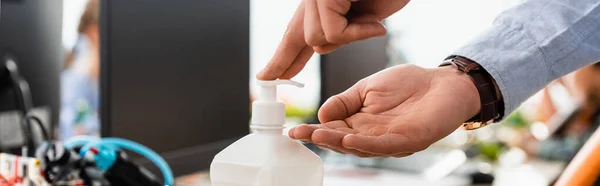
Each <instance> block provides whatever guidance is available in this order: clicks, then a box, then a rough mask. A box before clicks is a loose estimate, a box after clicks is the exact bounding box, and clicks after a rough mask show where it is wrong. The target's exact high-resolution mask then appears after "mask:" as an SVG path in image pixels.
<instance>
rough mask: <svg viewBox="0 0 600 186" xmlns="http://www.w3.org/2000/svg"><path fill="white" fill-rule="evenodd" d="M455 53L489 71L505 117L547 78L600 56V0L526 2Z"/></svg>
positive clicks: (586, 63) (562, 73)
mask: <svg viewBox="0 0 600 186" xmlns="http://www.w3.org/2000/svg"><path fill="white" fill-rule="evenodd" d="M454 54H455V55H461V56H465V57H467V58H469V59H472V60H474V61H476V62H478V63H479V64H481V66H482V67H483V68H484V69H486V70H487V71H488V72H489V73H490V74H491V75H492V77H493V78H494V79H495V80H496V82H497V84H498V86H499V88H500V91H501V93H502V96H503V98H504V104H505V113H504V115H505V116H506V115H508V114H510V112H512V111H513V110H515V109H516V108H517V107H518V106H519V105H520V104H521V103H522V102H523V101H525V100H526V99H527V98H529V97H530V96H531V95H533V94H535V92H537V91H539V90H540V89H542V88H543V87H544V86H545V85H547V84H548V83H549V82H550V81H552V80H554V79H556V78H558V77H561V76H563V75H565V74H567V73H569V72H572V71H575V70H577V69H579V68H581V67H584V66H586V65H588V64H592V63H594V62H597V61H599V60H600V1H598V0H529V1H526V2H524V3H523V4H521V5H518V6H515V7H513V8H511V9H509V10H507V11H505V12H503V13H502V14H500V15H499V16H498V17H497V18H496V20H495V21H494V23H493V24H492V26H491V27H490V28H488V29H487V30H486V31H485V32H484V33H482V34H481V35H479V36H478V37H477V38H476V39H475V40H473V41H472V42H470V43H469V44H467V45H466V46H463V47H462V48H460V49H458V50H457V51H455V52H454Z"/></svg>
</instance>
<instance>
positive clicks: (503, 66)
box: [453, 24, 548, 117]
mask: <svg viewBox="0 0 600 186" xmlns="http://www.w3.org/2000/svg"><path fill="white" fill-rule="evenodd" d="M453 54H454V55H460V56H463V57H466V58H469V59H471V60H473V61H475V62H477V63H479V64H480V65H481V66H482V67H483V68H484V69H485V70H486V71H487V72H488V73H489V74H490V75H491V76H492V78H494V80H495V81H496V83H497V84H498V87H499V88H500V92H501V94H502V97H503V100H504V115H503V116H504V117H506V116H508V115H509V114H510V113H511V112H512V111H514V110H515V109H517V108H518V107H519V106H520V105H521V103H522V102H523V101H525V99H527V98H529V97H530V96H531V95H533V94H534V93H535V92H536V91H537V90H539V89H541V88H543V87H544V86H545V85H546V83H547V82H548V70H547V69H548V68H547V67H546V62H545V61H544V57H543V54H542V52H541V50H540V49H539V47H537V46H536V42H535V41H534V40H533V39H531V38H528V37H527V34H526V31H524V29H523V28H522V27H520V26H519V25H504V24H495V25H493V26H492V27H490V28H488V30H487V31H485V32H484V33H483V34H482V35H479V36H478V37H477V38H476V39H475V40H473V41H472V42H471V43H469V44H467V45H466V46H463V47H462V48H460V49H458V50H457V51H455V52H454V53H453Z"/></svg>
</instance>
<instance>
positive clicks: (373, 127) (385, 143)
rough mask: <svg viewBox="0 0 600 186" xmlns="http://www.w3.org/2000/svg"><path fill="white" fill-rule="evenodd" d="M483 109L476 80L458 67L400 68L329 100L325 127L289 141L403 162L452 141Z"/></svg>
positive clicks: (308, 128) (309, 128) (306, 128)
mask: <svg viewBox="0 0 600 186" xmlns="http://www.w3.org/2000/svg"><path fill="white" fill-rule="evenodd" d="M480 107H481V106H480V101H479V93H478V92H477V89H476V87H475V85H474V84H473V82H472V81H471V79H470V77H469V76H468V75H466V74H465V73H463V72H460V71H458V70H457V69H455V68H454V67H451V66H446V67H441V68H435V69H424V68H421V67H417V66H412V65H399V66H395V67H391V68H388V69H386V70H383V71H380V72H378V73H376V74H373V75H371V76H369V77H367V78H365V79H363V80H361V81H359V82H358V83H356V84H355V85H354V86H352V87H351V88H350V89H348V90H347V91H345V92H343V93H341V94H338V95H336V96H333V97H331V98H329V99H328V100H327V101H326V102H325V104H324V105H323V106H322V107H321V109H320V110H319V113H318V115H319V120H320V121H321V123H322V124H321V125H301V126H299V127H296V128H293V129H291V130H290V131H289V136H290V137H291V138H293V139H299V140H302V141H306V142H311V143H314V144H316V145H319V146H321V147H324V148H328V149H331V150H334V151H336V152H339V153H347V154H354V155H357V156H360V157H403V156H407V155H410V154H412V153H415V152H418V151H421V150H424V149H426V148H427V147H429V145H431V144H432V143H434V142H436V141H438V140H440V139H442V138H443V137H445V136H447V135H449V134H450V133H452V132H453V131H455V130H456V129H457V128H458V127H459V126H460V125H461V124H462V123H463V122H464V121H466V120H468V119H469V118H471V117H473V116H474V115H476V114H477V113H478V112H479V110H480Z"/></svg>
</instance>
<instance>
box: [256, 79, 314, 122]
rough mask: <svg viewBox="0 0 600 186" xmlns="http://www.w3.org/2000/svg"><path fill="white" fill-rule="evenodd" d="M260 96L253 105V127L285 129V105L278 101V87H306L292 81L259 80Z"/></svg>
mask: <svg viewBox="0 0 600 186" xmlns="http://www.w3.org/2000/svg"><path fill="white" fill-rule="evenodd" d="M257 84H258V85H259V86H260V94H259V97H258V100H256V101H254V102H253V103H252V125H253V126H254V127H256V126H262V127H265V126H269V127H275V128H278V129H280V128H283V125H284V124H285V103H283V102H281V101H277V85H293V86H297V87H304V84H302V83H298V82H295V81H292V80H281V79H278V80H272V81H262V80H259V81H258V82H257Z"/></svg>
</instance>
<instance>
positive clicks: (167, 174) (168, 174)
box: [79, 138, 175, 185]
mask: <svg viewBox="0 0 600 186" xmlns="http://www.w3.org/2000/svg"><path fill="white" fill-rule="evenodd" d="M99 146H108V147H117V148H124V149H127V150H131V151H133V152H136V153H138V154H140V155H142V156H144V157H146V158H147V159H148V160H150V161H152V162H153V163H154V164H156V166H157V167H158V169H160V171H161V173H162V174H163V176H164V179H165V185H173V182H174V180H175V178H174V176H173V171H171V168H170V167H169V165H168V164H167V162H166V161H165V160H164V159H163V158H162V157H160V155H158V154H156V152H154V151H152V150H151V149H149V148H148V147H146V146H144V145H141V144H139V143H136V142H134V141H130V140H126V139H121V138H103V139H102V140H100V141H97V142H91V143H87V144H86V145H85V146H83V147H82V148H81V151H80V152H79V153H80V155H81V156H82V157H84V156H85V154H86V153H87V152H88V151H89V150H90V149H91V148H92V147H99ZM108 168H110V167H108Z"/></svg>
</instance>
